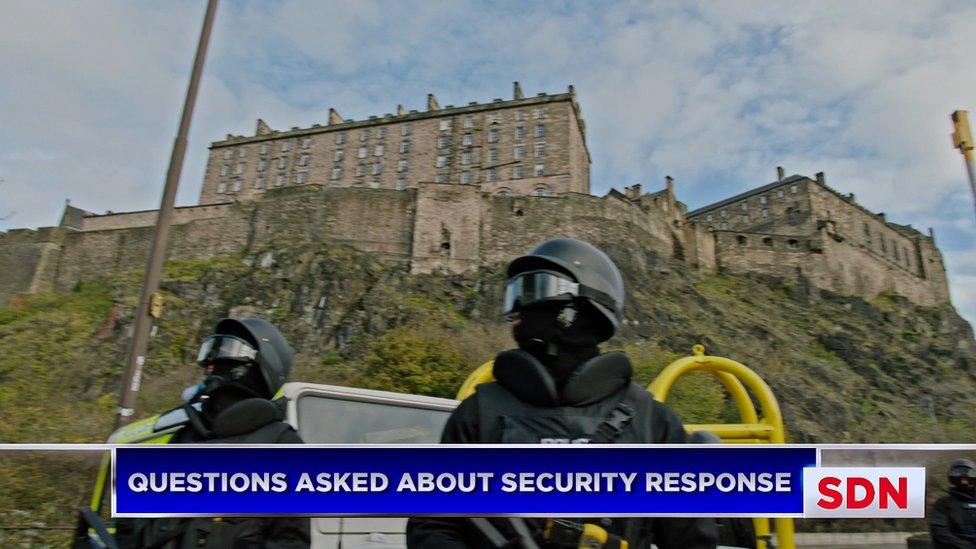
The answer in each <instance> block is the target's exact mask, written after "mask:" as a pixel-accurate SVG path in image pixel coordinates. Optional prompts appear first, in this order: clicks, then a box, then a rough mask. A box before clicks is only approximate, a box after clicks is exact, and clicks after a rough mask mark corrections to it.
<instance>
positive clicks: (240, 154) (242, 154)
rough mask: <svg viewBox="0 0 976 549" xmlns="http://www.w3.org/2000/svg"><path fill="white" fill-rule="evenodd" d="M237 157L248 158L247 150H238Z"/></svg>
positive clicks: (242, 148)
mask: <svg viewBox="0 0 976 549" xmlns="http://www.w3.org/2000/svg"><path fill="white" fill-rule="evenodd" d="M237 156H238V157H240V158H247V149H245V148H244V147H241V148H239V149H237Z"/></svg>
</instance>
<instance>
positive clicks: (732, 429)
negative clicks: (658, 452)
mask: <svg viewBox="0 0 976 549" xmlns="http://www.w3.org/2000/svg"><path fill="white" fill-rule="evenodd" d="M692 353H693V355H692V356H689V357H685V358H679V359H678V360H675V361H674V362H672V363H671V364H669V365H668V367H667V368H665V369H664V370H662V371H661V373H660V374H658V376H657V377H656V378H655V379H654V382H653V383H651V386H650V387H649V388H648V390H649V391H650V392H651V394H652V395H654V398H655V399H656V400H658V401H659V402H665V401H666V400H667V398H668V392H669V391H670V390H671V387H672V386H673V385H674V384H675V382H676V381H678V379H679V378H681V377H682V376H684V375H686V374H689V373H691V372H710V373H712V374H713V375H715V376H716V377H717V378H718V380H719V381H720V382H721V383H722V384H723V385H724V386H725V388H726V390H728V392H729V394H730V395H731V396H732V399H733V401H734V402H735V406H736V408H737V409H738V411H739V417H740V420H741V421H742V423H737V424H715V425H701V424H699V425H685V429H686V430H687V431H688V432H694V431H702V430H706V431H711V432H712V433H715V434H716V435H718V437H719V438H721V439H722V440H723V441H725V442H731V443H735V444H745V443H753V444H755V443H759V444H762V443H766V444H783V443H785V442H786V430H785V429H784V428H783V415H782V413H781V412H780V409H779V403H778V402H777V401H776V396H775V395H773V391H772V389H770V388H769V385H767V384H766V382H765V381H763V380H762V378H761V377H759V374H757V373H756V372H754V371H752V370H751V369H750V368H748V367H747V366H745V365H743V364H740V363H738V362H736V361H734V360H730V359H728V358H722V357H718V356H707V355H706V354H705V347H704V346H703V345H695V346H693V347H692ZM747 388H748V390H747ZM749 391H752V394H753V395H755V396H756V399H757V400H758V401H759V406H760V409H761V410H762V414H763V415H762V418H760V417H758V415H757V414H756V406H755V405H754V404H753V401H752V397H750V396H749ZM774 521H775V524H776V537H777V539H778V542H779V544H778V547H779V548H781V549H795V548H796V541H795V539H794V535H793V534H794V532H793V519H789V518H777V519H774ZM753 523H754V524H755V527H756V536H757V537H758V536H766V535H769V534H770V527H769V519H768V518H756V519H753ZM757 547H758V548H759V549H766V542H764V541H759V542H757Z"/></svg>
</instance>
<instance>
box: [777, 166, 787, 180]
mask: <svg viewBox="0 0 976 549" xmlns="http://www.w3.org/2000/svg"><path fill="white" fill-rule="evenodd" d="M784 179H786V170H784V169H783V166H776V181H782V180H784Z"/></svg>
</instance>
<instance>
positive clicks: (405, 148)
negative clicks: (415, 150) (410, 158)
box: [400, 140, 410, 154]
mask: <svg viewBox="0 0 976 549" xmlns="http://www.w3.org/2000/svg"><path fill="white" fill-rule="evenodd" d="M408 152H410V142H409V141H407V140H403V141H401V142H400V153H401V154H407V153H408Z"/></svg>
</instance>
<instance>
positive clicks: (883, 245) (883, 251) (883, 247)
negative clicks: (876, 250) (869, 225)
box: [878, 236, 888, 253]
mask: <svg viewBox="0 0 976 549" xmlns="http://www.w3.org/2000/svg"><path fill="white" fill-rule="evenodd" d="M878 240H879V241H880V242H881V253H888V247H887V246H885V239H884V237H883V236H882V237H880V238H878Z"/></svg>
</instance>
